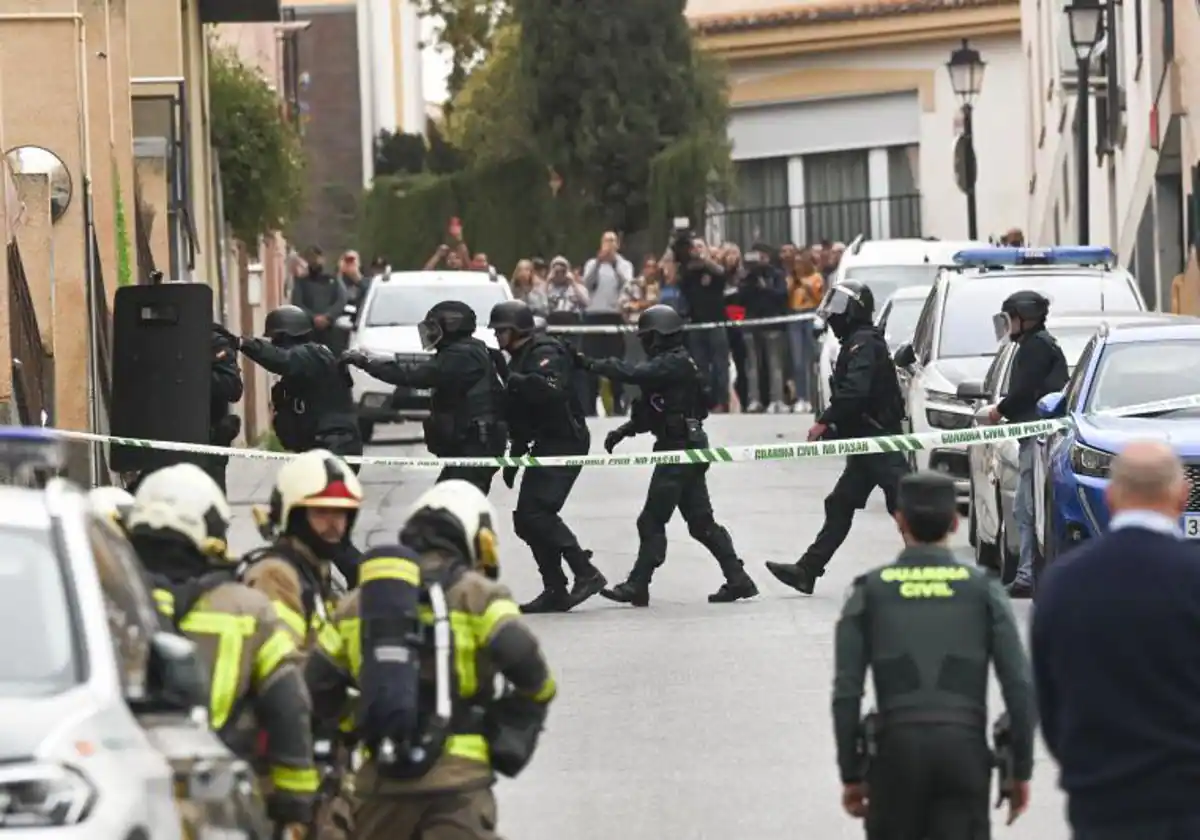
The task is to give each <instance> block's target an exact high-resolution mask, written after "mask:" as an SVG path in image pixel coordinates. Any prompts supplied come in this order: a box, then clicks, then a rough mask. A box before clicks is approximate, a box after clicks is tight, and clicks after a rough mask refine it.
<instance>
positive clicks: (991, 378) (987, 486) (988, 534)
mask: <svg viewBox="0 0 1200 840" xmlns="http://www.w3.org/2000/svg"><path fill="white" fill-rule="evenodd" d="M1013 352H1014V351H1013V345H1012V344H1006V345H1005V346H1004V348H1003V349H1001V351H1000V352H999V353H997V354H996V358H994V359H993V360H992V365H991V367H989V368H988V372H987V375H986V376H985V377H984V379H983V390H984V392H985V393H987V395H988V400H987V403H988V404H989V405H991V404H995V403H996V402H997V400H998V399H999V396H1000V392H1001V387H1002V385H1003V383H1004V382H1005V380H1006V379H1007V378H1008V371H1009V368H1010V367H1011V364H1012V357H1013ZM967 458H968V461H969V463H970V468H971V469H970V474H971V491H972V493H973V494H974V504H975V530H976V536H977V537H978V538H981V539H983V541H984V542H985V543H988V544H990V545H995V543H996V537H997V535H998V534H999V533H1000V517H1001V515H1002V513H1001V511H1000V509H999V508H998V507H997V505H996V487H997V485H998V482H999V476H998V475H997V457H996V446H995V445H994V444H993V443H991V442H986V443H977V444H975V445H974V446H970V447H968V448H967Z"/></svg>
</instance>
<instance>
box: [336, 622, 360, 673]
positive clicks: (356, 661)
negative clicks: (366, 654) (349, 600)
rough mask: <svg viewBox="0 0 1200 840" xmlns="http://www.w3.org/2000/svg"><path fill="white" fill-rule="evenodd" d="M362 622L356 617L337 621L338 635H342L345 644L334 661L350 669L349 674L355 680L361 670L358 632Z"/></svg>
mask: <svg viewBox="0 0 1200 840" xmlns="http://www.w3.org/2000/svg"><path fill="white" fill-rule="evenodd" d="M361 626H362V622H361V621H360V620H359V619H357V618H347V619H343V620H342V621H339V622H338V625H337V630H338V635H339V636H341V637H342V642H343V643H344V644H345V646H344V647H342V648H341V649H340V650H339V652H338V656H337V657H336V658H335V661H336V662H337V663H338V664H339V665H341V666H342V667H344V668H348V669H349V670H350V676H352V677H353V678H354V679H355V681H356V682H357V680H358V674H359V672H360V671H361V670H362V634H361V633H360V632H359V631H360V628H361Z"/></svg>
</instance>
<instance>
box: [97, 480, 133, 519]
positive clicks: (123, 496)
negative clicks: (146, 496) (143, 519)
mask: <svg viewBox="0 0 1200 840" xmlns="http://www.w3.org/2000/svg"><path fill="white" fill-rule="evenodd" d="M88 502H89V503H90V504H91V506H92V510H94V511H95V512H96V513H97V514H98V515H100V516H102V517H104V518H105V519H106V520H108V521H111V522H112V523H113V524H114V525H121V524H122V523H123V522H124V521H125V519H126V517H128V516H129V511H131V510H132V509H133V494H132V493H130V492H129V491H128V490H124V489H122V488H120V487H95V488H93V489H91V490H89V491H88Z"/></svg>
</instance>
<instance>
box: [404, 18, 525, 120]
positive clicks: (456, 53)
mask: <svg viewBox="0 0 1200 840" xmlns="http://www.w3.org/2000/svg"><path fill="white" fill-rule="evenodd" d="M420 11H421V16H422V17H425V18H429V19H431V20H432V21H433V22H434V37H435V38H436V40H437V43H438V46H439V47H441V48H442V49H443V50H445V51H446V52H448V53H449V54H450V73H449V75H448V76H447V78H446V89H447V91H448V92H449V94H450V98H451V100H453V98H454V96H455V95H457V93H458V92H459V91H460V90H462V87H463V85H464V84H465V83H466V80H467V77H468V76H469V75H470V73H471V71H472V70H473V69H474V68H475V67H476V65H478V64H479V62H480V61H482V60H483V58H484V57H485V56H486V55H487V53H488V50H489V49H490V48H491V45H492V36H493V34H494V33H495V31H496V28H497V27H498V26H500V25H501V24H502V23H503V21H504V20H505V19H506V18H507V17H508V14H509V7H508V0H421V6H420Z"/></svg>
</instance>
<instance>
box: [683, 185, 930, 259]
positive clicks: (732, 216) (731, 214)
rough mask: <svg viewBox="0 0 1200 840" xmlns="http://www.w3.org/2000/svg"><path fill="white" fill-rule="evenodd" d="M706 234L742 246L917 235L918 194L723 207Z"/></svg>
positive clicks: (711, 218) (714, 214)
mask: <svg viewBox="0 0 1200 840" xmlns="http://www.w3.org/2000/svg"><path fill="white" fill-rule="evenodd" d="M706 222H707V224H706V231H707V235H708V237H709V239H711V240H721V241H727V242H734V243H737V244H738V245H740V246H741V247H742V248H743V249H746V248H749V247H750V246H751V245H753V244H754V243H755V242H765V243H767V244H769V245H776V246H777V245H779V244H781V243H784V242H792V243H794V244H796V245H807V244H811V243H814V242H820V241H822V240H826V239H827V240H829V241H831V242H839V241H840V242H849V241H850V240H852V239H854V237H856V236H858V235H859V234H863V235H864V236H866V237H868V238H870V239H898V238H907V237H919V236H921V235H922V231H921V196H920V195H919V194H913V195H894V196H889V197H888V198H848V199H843V200H841V201H821V202H810V203H808V204H791V205H787V206H781V207H746V208H731V209H723V210H719V211H717V212H712V213H710V214H709V216H708V218H707V220H706Z"/></svg>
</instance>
